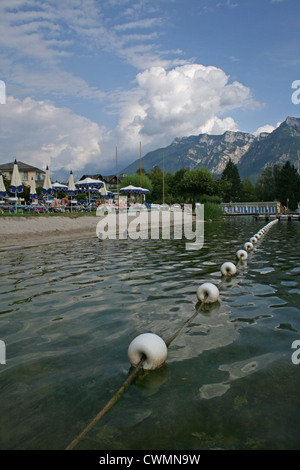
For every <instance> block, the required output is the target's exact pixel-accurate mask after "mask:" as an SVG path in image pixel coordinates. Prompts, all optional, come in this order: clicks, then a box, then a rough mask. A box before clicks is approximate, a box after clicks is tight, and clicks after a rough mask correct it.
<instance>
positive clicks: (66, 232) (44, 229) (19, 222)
mask: <svg viewBox="0 0 300 470" xmlns="http://www.w3.org/2000/svg"><path fill="white" fill-rule="evenodd" d="M141 214H142V215H141V218H140V216H139V213H138V212H137V213H136V212H134V213H132V214H128V216H127V219H126V221H125V226H123V223H121V222H120V223H121V225H120V226H119V225H118V223H116V225H114V222H112V223H111V224H110V220H112V221H114V220H115V219H114V217H115V215H114V214H112V215H110V216H103V215H98V216H96V215H76V214H72V215H71V214H69V215H64V216H61V215H55V216H50V215H45V214H43V215H40V216H32V217H14V216H8V217H0V240H1V242H0V251H3V250H8V249H13V248H26V247H32V246H39V245H43V244H49V243H57V242H65V241H68V240H76V239H80V238H91V237H95V238H98V236H99V237H100V238H102V234H103V230H104V231H105V232H106V235H108V236H111V238H114V237H113V236H112V234H113V233H117V236H120V238H123V237H125V238H127V236H129V237H131V238H134V235H133V234H134V233H136V226H135V224H134V220H135V219H136V220H137V221H139V223H140V226H139V227H140V229H141V230H146V231H147V233H148V228H149V227H150V225H149V224H150V218H151V216H150V215H149V214H148V213H144V214H143V213H141ZM125 216H126V214H125ZM179 216H180V217H181V213H180V214H179ZM189 216H190V217H191V218H192V217H193V216H192V214H189V215H188V217H189ZM109 217H112V219H109ZM101 219H102V222H103V224H104V225H105V223H106V222H109V227H110V228H109V230H108V232H107V228H103V225H102V226H101V227H102V228H101V230H102V234H101V233H100V234H99V226H98V233H97V232H96V228H97V225H98V223H100V224H101V222H100V221H101ZM151 220H152V221H151V227H152V228H155V227H156V228H158V227H161V226H162V225H161V224H162V220H161V219H159V220H158V219H155V220H154V219H151ZM169 223H170V226H174V225H178V224H179V225H182V221H181V218H180V219H176V222H175V219H174V215H172V214H170V219H169ZM126 227H127V228H126ZM125 228H126V230H125V234H123V231H124V229H125ZM127 229H128V230H127ZM115 230H116V231H117V232H115ZM119 230H120V232H119ZM137 230H139V229H137ZM122 234H123V235H122Z"/></svg>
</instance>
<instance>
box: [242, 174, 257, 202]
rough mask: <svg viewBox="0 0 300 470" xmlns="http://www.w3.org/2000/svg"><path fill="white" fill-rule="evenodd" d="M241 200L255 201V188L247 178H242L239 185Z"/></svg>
mask: <svg viewBox="0 0 300 470" xmlns="http://www.w3.org/2000/svg"><path fill="white" fill-rule="evenodd" d="M241 200H242V201H244V202H254V201H257V195H256V190H255V187H254V186H253V184H252V183H251V181H250V179H249V178H244V179H243V180H242V185H241Z"/></svg>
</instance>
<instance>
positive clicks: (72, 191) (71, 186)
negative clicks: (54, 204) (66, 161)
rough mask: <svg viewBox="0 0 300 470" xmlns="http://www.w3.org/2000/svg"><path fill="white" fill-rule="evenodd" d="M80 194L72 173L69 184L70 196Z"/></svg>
mask: <svg viewBox="0 0 300 470" xmlns="http://www.w3.org/2000/svg"><path fill="white" fill-rule="evenodd" d="M77 193H78V190H77V189H76V186H75V183H74V176H73V173H72V171H71V172H70V176H69V182H68V194H69V195H70V196H76V194H77Z"/></svg>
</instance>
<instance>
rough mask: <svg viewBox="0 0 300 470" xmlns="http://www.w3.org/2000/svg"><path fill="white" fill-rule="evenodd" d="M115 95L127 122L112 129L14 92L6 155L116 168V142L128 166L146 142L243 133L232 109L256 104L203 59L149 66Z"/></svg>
mask: <svg viewBox="0 0 300 470" xmlns="http://www.w3.org/2000/svg"><path fill="white" fill-rule="evenodd" d="M114 100H115V102H116V103H118V108H117V112H118V114H119V119H118V123H117V126H116V127H115V128H114V129H110V130H109V129H107V128H105V127H100V126H99V125H98V124H97V123H95V122H93V121H91V120H89V119H87V118H85V117H82V116H79V115H77V114H75V113H74V112H73V111H71V110H70V109H68V108H58V107H56V106H55V105H54V104H53V103H52V102H50V101H37V100H34V99H32V98H29V97H28V98H25V99H24V100H21V99H16V98H13V97H8V98H7V104H6V105H5V106H3V107H2V108H1V109H0V120H1V122H0V125H1V130H2V139H1V141H2V158H1V160H2V161H12V159H13V158H14V157H16V158H17V159H18V160H21V161H22V160H23V161H26V162H28V163H30V164H33V165H35V166H38V167H45V166H46V165H47V164H48V165H49V166H50V167H51V169H52V170H59V169H65V170H71V169H72V170H73V171H76V170H78V171H79V170H81V169H82V170H83V169H84V168H85V167H86V166H88V165H90V167H91V166H94V168H95V171H100V170H101V171H105V169H110V168H112V167H113V165H114V162H113V154H114V149H115V147H116V146H117V147H118V149H119V152H118V153H119V156H120V166H122V165H123V166H125V165H127V164H128V163H130V162H131V161H133V160H135V159H136V158H138V156H139V144H140V142H141V143H142V147H143V154H145V153H146V152H148V151H151V150H154V149H155V148H158V147H161V146H166V145H169V144H170V142H172V141H173V139H174V138H175V137H183V136H188V135H192V134H196V135H197V134H201V133H208V134H222V133H224V132H225V131H226V130H232V131H236V130H238V124H237V123H236V122H235V120H234V119H233V118H232V117H231V116H230V112H231V111H233V110H235V109H237V108H245V107H253V106H256V103H255V102H254V101H253V98H252V96H251V92H250V90H249V88H247V87H246V86H244V85H243V84H241V83H239V82H236V81H234V82H232V83H231V82H230V80H229V77H228V76H227V75H226V74H225V72H224V71H223V70H221V69H219V68H217V67H213V66H208V67H206V66H203V65H200V64H190V65H184V66H180V67H179V66H178V67H176V68H173V69H171V70H167V69H165V68H163V67H161V66H160V67H152V68H149V69H147V70H145V71H144V72H142V73H139V74H138V75H137V77H136V85H135V86H134V87H133V88H132V89H131V90H130V91H128V92H123V93H120V94H119V95H116V96H114ZM16 136H17V138H16ZM4 155H5V156H4ZM109 160H110V161H109Z"/></svg>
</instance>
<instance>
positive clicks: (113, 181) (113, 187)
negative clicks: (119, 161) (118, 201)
mask: <svg viewBox="0 0 300 470" xmlns="http://www.w3.org/2000/svg"><path fill="white" fill-rule="evenodd" d="M85 178H93V179H95V180H100V181H104V183H105V186H106V189H107V191H111V192H112V193H117V183H118V184H120V182H121V179H120V178H117V175H109V176H104V175H101V174H100V173H98V174H96V175H83V176H82V177H81V178H80V179H81V180H84V179H85Z"/></svg>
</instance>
